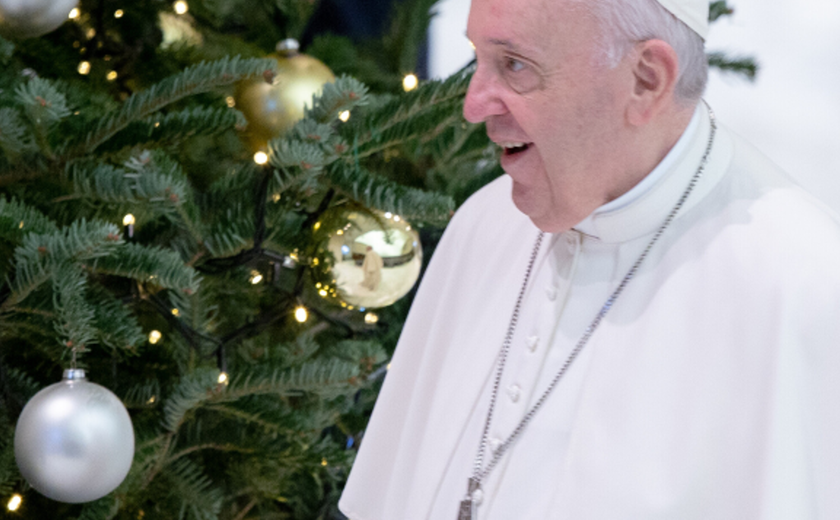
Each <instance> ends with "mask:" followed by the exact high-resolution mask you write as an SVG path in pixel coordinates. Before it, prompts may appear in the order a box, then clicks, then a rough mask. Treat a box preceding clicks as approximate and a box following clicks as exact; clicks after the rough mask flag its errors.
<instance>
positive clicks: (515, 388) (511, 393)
mask: <svg viewBox="0 0 840 520" xmlns="http://www.w3.org/2000/svg"><path fill="white" fill-rule="evenodd" d="M507 393H508V397H510V400H511V401H513V402H514V403H515V402H517V401H519V396H520V395H521V394H522V389H521V388H519V385H510V386H509V387H508V389H507Z"/></svg>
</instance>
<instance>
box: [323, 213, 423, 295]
mask: <svg viewBox="0 0 840 520" xmlns="http://www.w3.org/2000/svg"><path fill="white" fill-rule="evenodd" d="M330 211H331V212H333V211H338V212H339V214H337V215H334V214H331V213H328V214H326V215H325V218H324V220H325V221H329V222H333V223H335V222H337V223H338V224H337V226H338V227H337V228H336V229H330V230H326V231H327V234H328V238H327V239H326V241H325V242H324V243H322V244H321V247H320V248H321V250H322V251H323V252H324V253H328V254H329V256H331V257H332V260H333V262H332V272H331V274H332V276H333V278H334V279H335V282H334V284H335V288H336V289H337V293H338V294H337V297H338V298H339V299H340V300H342V301H344V302H346V303H349V304H351V305H354V306H356V307H360V308H366V309H374V308H378V307H385V306H387V305H391V304H392V303H394V302H395V301H397V300H399V299H400V298H402V297H403V296H405V295H406V293H408V291H410V290H411V288H412V287H414V284H415V283H417V279H418V278H419V277H420V269H421V267H422V264H423V250H422V248H421V247H420V237H419V235H418V234H417V232H416V231H415V230H414V229H413V228H412V227H411V225H410V224H409V223H408V222H406V221H405V220H403V219H402V218H400V217H399V216H398V215H392V214H390V213H379V212H377V215H378V216H379V218H378V219H376V218H373V217H372V216H370V215H367V214H365V213H362V212H360V211H346V210H341V209H335V210H330Z"/></svg>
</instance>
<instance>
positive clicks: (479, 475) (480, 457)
mask: <svg viewBox="0 0 840 520" xmlns="http://www.w3.org/2000/svg"><path fill="white" fill-rule="evenodd" d="M703 103H704V104H705V105H706V109H707V110H708V111H709V118H710V120H711V132H710V133H709V141H708V143H707V144H706V151H705V152H704V153H703V157H702V158H701V159H700V166H699V167H698V168H697V171H696V172H695V173H694V176H693V177H692V178H691V181H690V182H689V183H688V187H687V188H686V189H685V191H684V192H683V194H682V196H681V197H680V199H679V200H678V201H677V204H676V205H675V206H674V208H673V209H672V210H671V212H670V213H669V214H668V216H667V217H666V218H665V221H664V222H663V223H662V225H661V226H659V229H658V230H657V231H656V233H654V235H653V237H652V238H651V239H650V242H648V245H647V247H645V249H644V251H642V254H641V255H639V258H638V259H636V262H635V263H634V264H633V266H632V267H631V268H630V270H629V271H627V274H626V275H624V278H623V279H622V280H621V283H619V284H618V287H616V288H615V290H614V291H613V293H612V294H611V295H610V297H609V298H607V301H606V302H605V303H604V305H603V306H602V307H601V310H599V311H598V314H596V315H595V319H593V320H592V322H591V323H590V324H589V326H588V327H587V328H586V331H585V332H584V333H583V336H581V338H580V340H578V342H577V344H576V345H575V348H574V350H572V352H571V353H570V354H569V357H567V358H566V362H565V363H563V366H562V367H560V370H559V371H558V372H557V373H556V374H555V375H554V378H553V379H552V380H551V383H550V384H549V385H548V388H546V389H545V391H544V392H543V393H542V395H541V396H540V398H539V399H537V402H536V403H534V405H533V406H532V407H531V409H530V410H528V413H526V414H525V416H524V417H523V418H522V420H521V421H519V424H517V425H516V428H514V430H513V432H512V433H511V434H510V435H509V436H508V438H507V439H505V441H504V442H502V443H501V444H500V445H499V447H498V448H496V449H495V450H493V456H492V457H491V459H490V462H489V463H488V464H487V467H486V468H483V469H482V466H483V464H484V453H485V451H486V449H487V437H488V434H489V431H490V423H491V422H492V420H493V411H494V409H495V407H496V397H497V396H498V393H499V387H500V386H501V382H502V373H503V372H504V370H505V363H506V362H507V357H508V352H509V351H510V344H511V341H512V340H513V333H514V331H515V330H516V324H517V322H518V321H519V311H520V308H521V306H522V301H523V299H524V296H525V289H526V288H527V287H528V280H529V279H530V278H531V273H532V271H533V268H534V264H535V262H536V259H537V254H538V253H539V250H540V246H541V245H542V241H543V236H544V235H545V233H543V232H540V234H539V235H538V236H537V241H536V243H535V244H534V250H533V251H532V252H531V259H530V262H529V263H528V268H527V269H526V271H525V280H524V281H523V282H522V288H521V289H520V290H519V296H518V297H517V299H516V305H515V306H514V308H513V315H512V316H511V319H510V325H508V330H507V334H506V335H505V340H504V342H503V343H502V348H501V350H500V351H499V363H498V368H497V369H496V377H495V380H494V382H493V391H492V393H491V394H490V406H489V408H488V410H487V419H486V420H485V421H484V430H483V432H482V434H481V444H480V445H479V447H478V453H477V454H476V456H475V463H474V465H473V476H472V478H471V479H470V481H471V486H470V489H480V487H481V482H482V481H483V480H484V479H485V478H486V477H487V475H488V474H489V473H490V471H492V470H493V468H495V467H496V464H497V463H498V462H499V460H500V459H501V458H502V456H503V455H504V454H505V452H506V451H507V450H508V448H510V446H511V445H512V444H513V443H514V441H515V440H516V439H517V438H518V437H519V435H520V434H521V433H522V431H523V430H524V429H525V427H526V426H528V423H530V422H531V419H533V418H534V415H536V413H537V412H538V411H539V409H540V408H542V405H543V404H544V403H545V401H546V399H548V396H549V395H550V394H551V392H553V391H554V388H555V387H556V386H557V384H558V383H559V382H560V379H562V378H563V375H564V374H565V373H566V371H567V370H568V369H569V366H570V365H571V364H572V362H574V360H575V358H577V356H578V354H580V352H581V350H583V347H584V346H585V345H586V344H587V343H588V342H589V338H591V337H592V334H593V333H594V332H595V330H596V329H597V328H598V326H599V325H600V324H601V321H602V320H603V319H604V316H606V315H607V312H609V310H610V309H611V308H612V306H613V305H614V304H615V301H616V300H617V299H618V297H619V296H620V295H621V293H622V292H624V289H625V288H626V287H627V284H628V283H630V280H632V279H633V277H634V276H635V275H636V272H638V270H639V267H640V266H641V265H642V262H644V260H645V258H647V255H648V253H649V252H650V250H651V249H652V248H653V246H654V244H656V242H657V241H659V238H660V237H661V236H662V234H663V233H664V232H665V230H666V229H667V228H668V226H670V225H671V222H672V221H673V220H674V218H675V217H676V216H677V213H679V211H680V209H682V207H683V204H685V201H686V199H688V197H689V195H691V192H692V191H694V187H695V186H696V185H697V182H698V181H699V180H700V178H701V177H702V176H703V172H704V171H705V169H706V163H707V162H708V160H709V154H710V153H711V151H712V143H713V142H714V139H715V133H716V131H717V124H716V122H715V114H714V112H713V111H712V109H711V107H709V105H708V104H707V103H706V102H705V101H703ZM466 498H467V500H471V499H472V497H471V496H470V495H469V492H468V495H467V497H466Z"/></svg>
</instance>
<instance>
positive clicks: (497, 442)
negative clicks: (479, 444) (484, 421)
mask: <svg viewBox="0 0 840 520" xmlns="http://www.w3.org/2000/svg"><path fill="white" fill-rule="evenodd" d="M501 445H502V439H499V438H497V437H490V451H491V452H495V451H496V450H498V449H499V446H501Z"/></svg>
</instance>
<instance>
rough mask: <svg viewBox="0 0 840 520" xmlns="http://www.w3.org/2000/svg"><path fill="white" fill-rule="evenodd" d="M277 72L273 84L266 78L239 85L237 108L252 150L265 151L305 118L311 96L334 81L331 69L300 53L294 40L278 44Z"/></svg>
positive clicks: (273, 56)
mask: <svg viewBox="0 0 840 520" xmlns="http://www.w3.org/2000/svg"><path fill="white" fill-rule="evenodd" d="M270 57H272V58H274V59H275V60H277V75H276V76H275V77H274V78H273V81H272V82H271V83H268V82H267V81H266V80H265V79H264V78H256V79H251V80H248V81H244V82H242V83H240V84H239V85H237V88H236V93H235V94H234V99H235V100H236V108H237V109H239V110H240V111H241V112H242V113H243V114H244V115H245V119H246V120H248V130H247V131H246V132H245V138H246V140H247V142H248V145H249V147H250V148H251V151H253V152H256V151H259V150H265V148H266V143H267V142H268V141H270V140H271V139H274V138H275V137H280V136H282V135H283V134H285V133H286V132H287V131H288V130H289V129H290V128H291V127H292V126H294V124H295V123H297V122H298V121H300V120H301V119H302V118H303V111H304V108H305V107H306V106H309V105H311V104H312V96H313V95H315V94H319V93H320V92H321V88H322V87H323V85H324V83H331V82H333V81H335V76H334V75H333V73H332V71H331V70H330V69H329V68H328V67H327V66H326V65H324V64H323V63H321V62H320V61H318V60H317V59H315V58H313V57H311V56H307V55H306V54H301V53H299V52H298V44H297V42H296V41H294V40H284V41H282V42H280V43H279V44H277V54H272V55H271V56H270Z"/></svg>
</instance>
